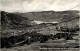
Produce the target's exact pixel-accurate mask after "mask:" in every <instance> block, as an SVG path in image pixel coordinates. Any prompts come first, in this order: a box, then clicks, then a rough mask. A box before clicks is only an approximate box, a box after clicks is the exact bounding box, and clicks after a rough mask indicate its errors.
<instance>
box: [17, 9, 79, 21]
mask: <svg viewBox="0 0 80 51" xmlns="http://www.w3.org/2000/svg"><path fill="white" fill-rule="evenodd" d="M78 13H79V11H77V10H71V11H58V12H55V11H41V12H28V13H17V14H18V15H21V16H23V17H26V18H28V19H30V20H38V21H45V22H55V21H58V22H62V21H65V20H68V19H72V18H74V17H78Z"/></svg>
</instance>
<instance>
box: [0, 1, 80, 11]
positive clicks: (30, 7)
mask: <svg viewBox="0 0 80 51" xmlns="http://www.w3.org/2000/svg"><path fill="white" fill-rule="evenodd" d="M0 2H1V4H0V5H1V8H0V10H3V11H6V12H34V11H51V10H53V11H65V10H69V9H72V8H73V9H72V10H80V0H0Z"/></svg>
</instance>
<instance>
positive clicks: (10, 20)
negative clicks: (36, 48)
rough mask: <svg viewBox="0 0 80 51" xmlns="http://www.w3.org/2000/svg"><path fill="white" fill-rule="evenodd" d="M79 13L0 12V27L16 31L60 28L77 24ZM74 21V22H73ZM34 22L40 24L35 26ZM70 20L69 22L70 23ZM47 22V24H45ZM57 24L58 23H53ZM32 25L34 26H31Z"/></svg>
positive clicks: (73, 11) (72, 11)
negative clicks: (21, 29)
mask: <svg viewBox="0 0 80 51" xmlns="http://www.w3.org/2000/svg"><path fill="white" fill-rule="evenodd" d="M79 13H80V12H79V11H76V10H71V11H62V12H61V11H59V12H55V11H41V12H28V13H8V12H4V11H1V27H2V29H6V28H10V29H16V28H17V29H18V28H26V27H37V28H38V27H46V26H48V27H49V26H52V25H53V26H56V25H59V26H62V25H64V24H65V23H66V22H70V23H68V26H71V25H69V24H71V23H73V22H75V23H78V22H79V19H76V18H79V17H80V15H79ZM74 19H76V20H74ZM35 20H37V21H39V22H40V21H42V23H41V24H38V25H37V24H36V22H35ZM70 20H71V21H70ZM45 22H47V23H45ZM54 22H58V23H56V24H55V23H54ZM33 25H34V26H33ZM72 25H73V24H72Z"/></svg>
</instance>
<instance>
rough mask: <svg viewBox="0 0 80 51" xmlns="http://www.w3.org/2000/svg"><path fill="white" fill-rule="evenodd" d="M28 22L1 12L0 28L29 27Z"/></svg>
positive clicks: (15, 15)
mask: <svg viewBox="0 0 80 51" xmlns="http://www.w3.org/2000/svg"><path fill="white" fill-rule="evenodd" d="M29 22H30V20H29V19H28V18H25V17H22V16H19V15H17V14H14V13H7V12H4V11H1V28H2V29H16V28H17V29H18V28H20V27H29Z"/></svg>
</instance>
